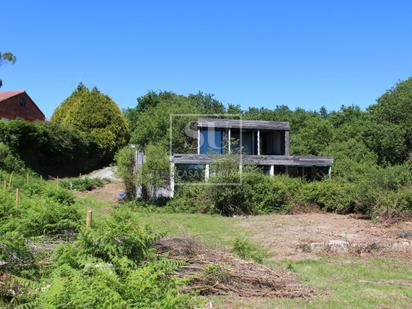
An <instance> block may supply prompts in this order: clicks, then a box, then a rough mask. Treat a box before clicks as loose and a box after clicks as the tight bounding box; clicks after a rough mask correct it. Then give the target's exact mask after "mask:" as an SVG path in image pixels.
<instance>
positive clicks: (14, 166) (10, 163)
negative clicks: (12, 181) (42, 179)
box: [0, 143, 24, 172]
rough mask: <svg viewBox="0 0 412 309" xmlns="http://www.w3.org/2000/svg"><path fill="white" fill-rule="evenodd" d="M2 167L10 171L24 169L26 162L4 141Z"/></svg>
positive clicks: (1, 144)
mask: <svg viewBox="0 0 412 309" xmlns="http://www.w3.org/2000/svg"><path fill="white" fill-rule="evenodd" d="M0 169H2V170H5V171H8V172H12V171H18V172H19V171H23V170H24V163H23V162H22V161H21V160H20V159H19V158H18V157H17V156H16V154H14V153H13V152H12V151H11V149H10V147H8V146H7V145H6V144H4V143H0Z"/></svg>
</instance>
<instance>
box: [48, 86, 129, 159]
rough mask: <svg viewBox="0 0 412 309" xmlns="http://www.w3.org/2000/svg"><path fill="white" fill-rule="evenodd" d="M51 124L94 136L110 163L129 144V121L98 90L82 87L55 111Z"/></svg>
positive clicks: (114, 104)
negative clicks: (57, 124)
mask: <svg viewBox="0 0 412 309" xmlns="http://www.w3.org/2000/svg"><path fill="white" fill-rule="evenodd" d="M51 121H52V122H54V123H59V124H61V125H63V126H65V127H70V128H75V129H77V130H79V131H81V132H87V133H89V134H91V135H92V136H94V137H95V138H96V140H97V142H98V143H99V147H100V149H101V155H102V157H103V158H104V159H105V160H107V161H110V160H112V159H113V157H114V154H115V153H116V152H117V151H118V150H119V149H120V148H122V147H123V146H125V145H126V144H127V143H128V141H129V130H128V126H127V122H126V119H125V118H124V116H123V114H122V113H121V111H120V109H119V107H118V106H117V105H116V103H115V102H114V101H113V100H112V99H111V98H110V97H109V96H107V95H104V94H103V93H101V92H100V91H99V90H98V89H97V88H96V87H95V88H93V89H92V90H89V89H88V88H87V87H86V86H84V85H83V84H81V83H80V84H79V86H78V87H77V89H76V90H75V91H74V92H73V93H72V95H71V96H70V97H68V98H67V99H66V100H65V101H64V102H63V103H62V104H61V105H60V106H59V107H58V108H57V109H56V110H55V111H54V113H53V116H52V118H51Z"/></svg>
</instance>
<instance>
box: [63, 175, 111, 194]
mask: <svg viewBox="0 0 412 309" xmlns="http://www.w3.org/2000/svg"><path fill="white" fill-rule="evenodd" d="M104 184H105V182H104V181H103V180H101V179H98V178H87V177H86V178H66V179H63V180H62V181H60V185H61V186H62V187H63V188H65V189H69V190H77V191H91V190H93V189H96V188H99V187H102V186H103V185H104Z"/></svg>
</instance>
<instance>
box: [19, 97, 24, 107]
mask: <svg viewBox="0 0 412 309" xmlns="http://www.w3.org/2000/svg"><path fill="white" fill-rule="evenodd" d="M19 104H20V106H21V107H26V99H25V98H23V97H20V99H19Z"/></svg>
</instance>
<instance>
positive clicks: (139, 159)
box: [135, 151, 144, 199]
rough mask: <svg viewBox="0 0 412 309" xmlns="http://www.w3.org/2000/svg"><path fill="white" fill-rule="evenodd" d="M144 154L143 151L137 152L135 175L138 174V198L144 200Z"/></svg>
mask: <svg viewBox="0 0 412 309" xmlns="http://www.w3.org/2000/svg"><path fill="white" fill-rule="evenodd" d="M143 163H144V153H143V152H142V151H136V152H135V173H136V180H137V182H136V198H137V199H139V198H142V193H143V192H142V191H143V186H142V177H143Z"/></svg>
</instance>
